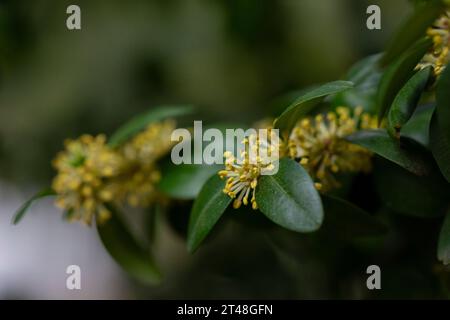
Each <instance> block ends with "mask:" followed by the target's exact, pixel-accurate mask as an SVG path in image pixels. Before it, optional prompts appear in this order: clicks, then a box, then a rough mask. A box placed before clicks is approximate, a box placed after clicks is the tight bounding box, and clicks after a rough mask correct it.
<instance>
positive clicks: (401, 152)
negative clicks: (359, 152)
mask: <svg viewBox="0 0 450 320" xmlns="http://www.w3.org/2000/svg"><path fill="white" fill-rule="evenodd" d="M346 139H347V140H348V141H350V142H352V143H355V144H358V145H360V146H363V147H364V148H366V149H369V150H370V151H372V152H373V153H376V154H377V155H379V156H381V157H383V158H385V159H388V160H390V161H392V162H394V163H396V164H398V165H399V166H401V167H403V168H405V169H406V170H408V171H411V172H412V173H415V174H417V175H419V176H421V175H426V174H427V173H428V172H429V166H428V164H427V161H426V159H425V158H424V156H423V155H422V150H421V147H420V146H419V144H418V143H416V142H415V141H414V140H411V139H409V138H405V139H402V143H403V145H404V146H405V147H406V146H408V147H409V148H404V147H402V146H401V144H400V143H398V141H394V140H392V139H391V138H390V137H389V135H388V134H387V132H386V131H385V130H381V129H379V130H361V131H358V132H356V133H354V134H352V135H349V136H348V137H347V138H346ZM413 149H414V150H413Z"/></svg>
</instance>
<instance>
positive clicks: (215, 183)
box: [187, 175, 231, 252]
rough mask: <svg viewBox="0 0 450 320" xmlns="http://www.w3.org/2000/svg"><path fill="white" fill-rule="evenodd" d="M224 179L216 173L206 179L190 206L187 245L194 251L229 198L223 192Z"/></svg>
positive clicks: (227, 203)
mask: <svg viewBox="0 0 450 320" xmlns="http://www.w3.org/2000/svg"><path fill="white" fill-rule="evenodd" d="M224 187H225V181H224V180H222V179H220V178H219V176H218V175H214V176H212V177H211V178H209V179H208V181H207V182H206V183H205V185H204V186H203V188H202V189H201V191H200V193H199V195H198V197H197V199H196V200H195V202H194V205H193V206H192V211H191V217H190V220H189V227H188V237H187V246H188V249H189V251H190V252H194V251H195V250H196V249H197V248H198V246H199V245H200V243H201V242H202V241H203V240H204V239H205V237H206V236H207V235H208V233H209V232H210V231H211V229H212V228H213V227H214V225H215V224H216V223H217V221H219V219H220V217H221V216H222V214H223V213H224V212H225V209H226V208H227V207H228V205H229V204H230V202H231V198H230V197H229V196H228V195H226V194H225V193H223V188H224Z"/></svg>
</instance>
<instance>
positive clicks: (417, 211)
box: [373, 158, 449, 218]
mask: <svg viewBox="0 0 450 320" xmlns="http://www.w3.org/2000/svg"><path fill="white" fill-rule="evenodd" d="M373 176H374V179H375V186H376V190H377V192H378V194H379V195H380V198H381V200H382V203H383V204H384V205H386V206H387V207H388V208H389V209H391V210H392V211H394V212H396V213H401V214H404V215H409V216H415V217H422V218H434V217H439V216H441V215H442V214H443V213H444V211H445V208H446V207H447V205H448V194H449V188H448V184H447V183H446V182H445V180H444V179H443V178H442V176H441V175H440V174H435V172H434V171H433V174H430V175H429V176H422V177H421V176H417V175H415V174H412V173H410V172H408V171H406V170H404V169H403V168H401V167H399V166H397V165H395V164H394V163H392V162H388V161H386V160H383V159H381V158H378V159H375V167H374V173H373Z"/></svg>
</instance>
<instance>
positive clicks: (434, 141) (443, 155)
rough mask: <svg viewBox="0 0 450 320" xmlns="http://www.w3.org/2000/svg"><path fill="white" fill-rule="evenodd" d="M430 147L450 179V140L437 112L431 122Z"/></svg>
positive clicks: (446, 176) (443, 173)
mask: <svg viewBox="0 0 450 320" xmlns="http://www.w3.org/2000/svg"><path fill="white" fill-rule="evenodd" d="M430 147H431V151H432V152H433V156H434V159H436V162H437V164H438V166H439V169H440V170H441V172H442V175H443V176H444V177H445V178H446V179H447V181H450V142H449V140H448V138H447V137H446V136H445V135H444V134H443V132H442V130H441V128H440V123H439V121H438V116H437V113H436V112H434V113H433V117H432V119H431V124H430Z"/></svg>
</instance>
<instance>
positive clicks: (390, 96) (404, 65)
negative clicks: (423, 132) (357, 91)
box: [377, 38, 433, 121]
mask: <svg viewBox="0 0 450 320" xmlns="http://www.w3.org/2000/svg"><path fill="white" fill-rule="evenodd" d="M432 44H433V42H432V41H431V39H429V38H423V39H421V40H419V41H418V42H417V43H415V44H414V46H412V47H411V48H410V49H408V51H406V52H405V53H403V54H402V55H401V56H400V57H399V58H398V59H397V60H396V61H395V62H393V64H392V65H390V66H389V67H388V68H387V69H386V71H385V72H384V74H383V76H382V78H381V81H380V86H379V88H378V93H377V101H378V118H379V120H380V121H381V119H382V118H383V117H384V115H385V114H386V112H387V111H388V110H389V108H390V106H391V104H392V101H393V100H394V98H395V96H396V95H397V93H398V92H399V90H400V89H401V88H402V87H403V85H404V84H405V83H406V81H408V79H409V78H411V76H412V75H413V74H414V68H415V67H416V66H417V64H418V63H419V62H420V60H421V59H422V57H423V56H424V55H425V53H426V52H427V51H428V49H430V48H431V46H432Z"/></svg>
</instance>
